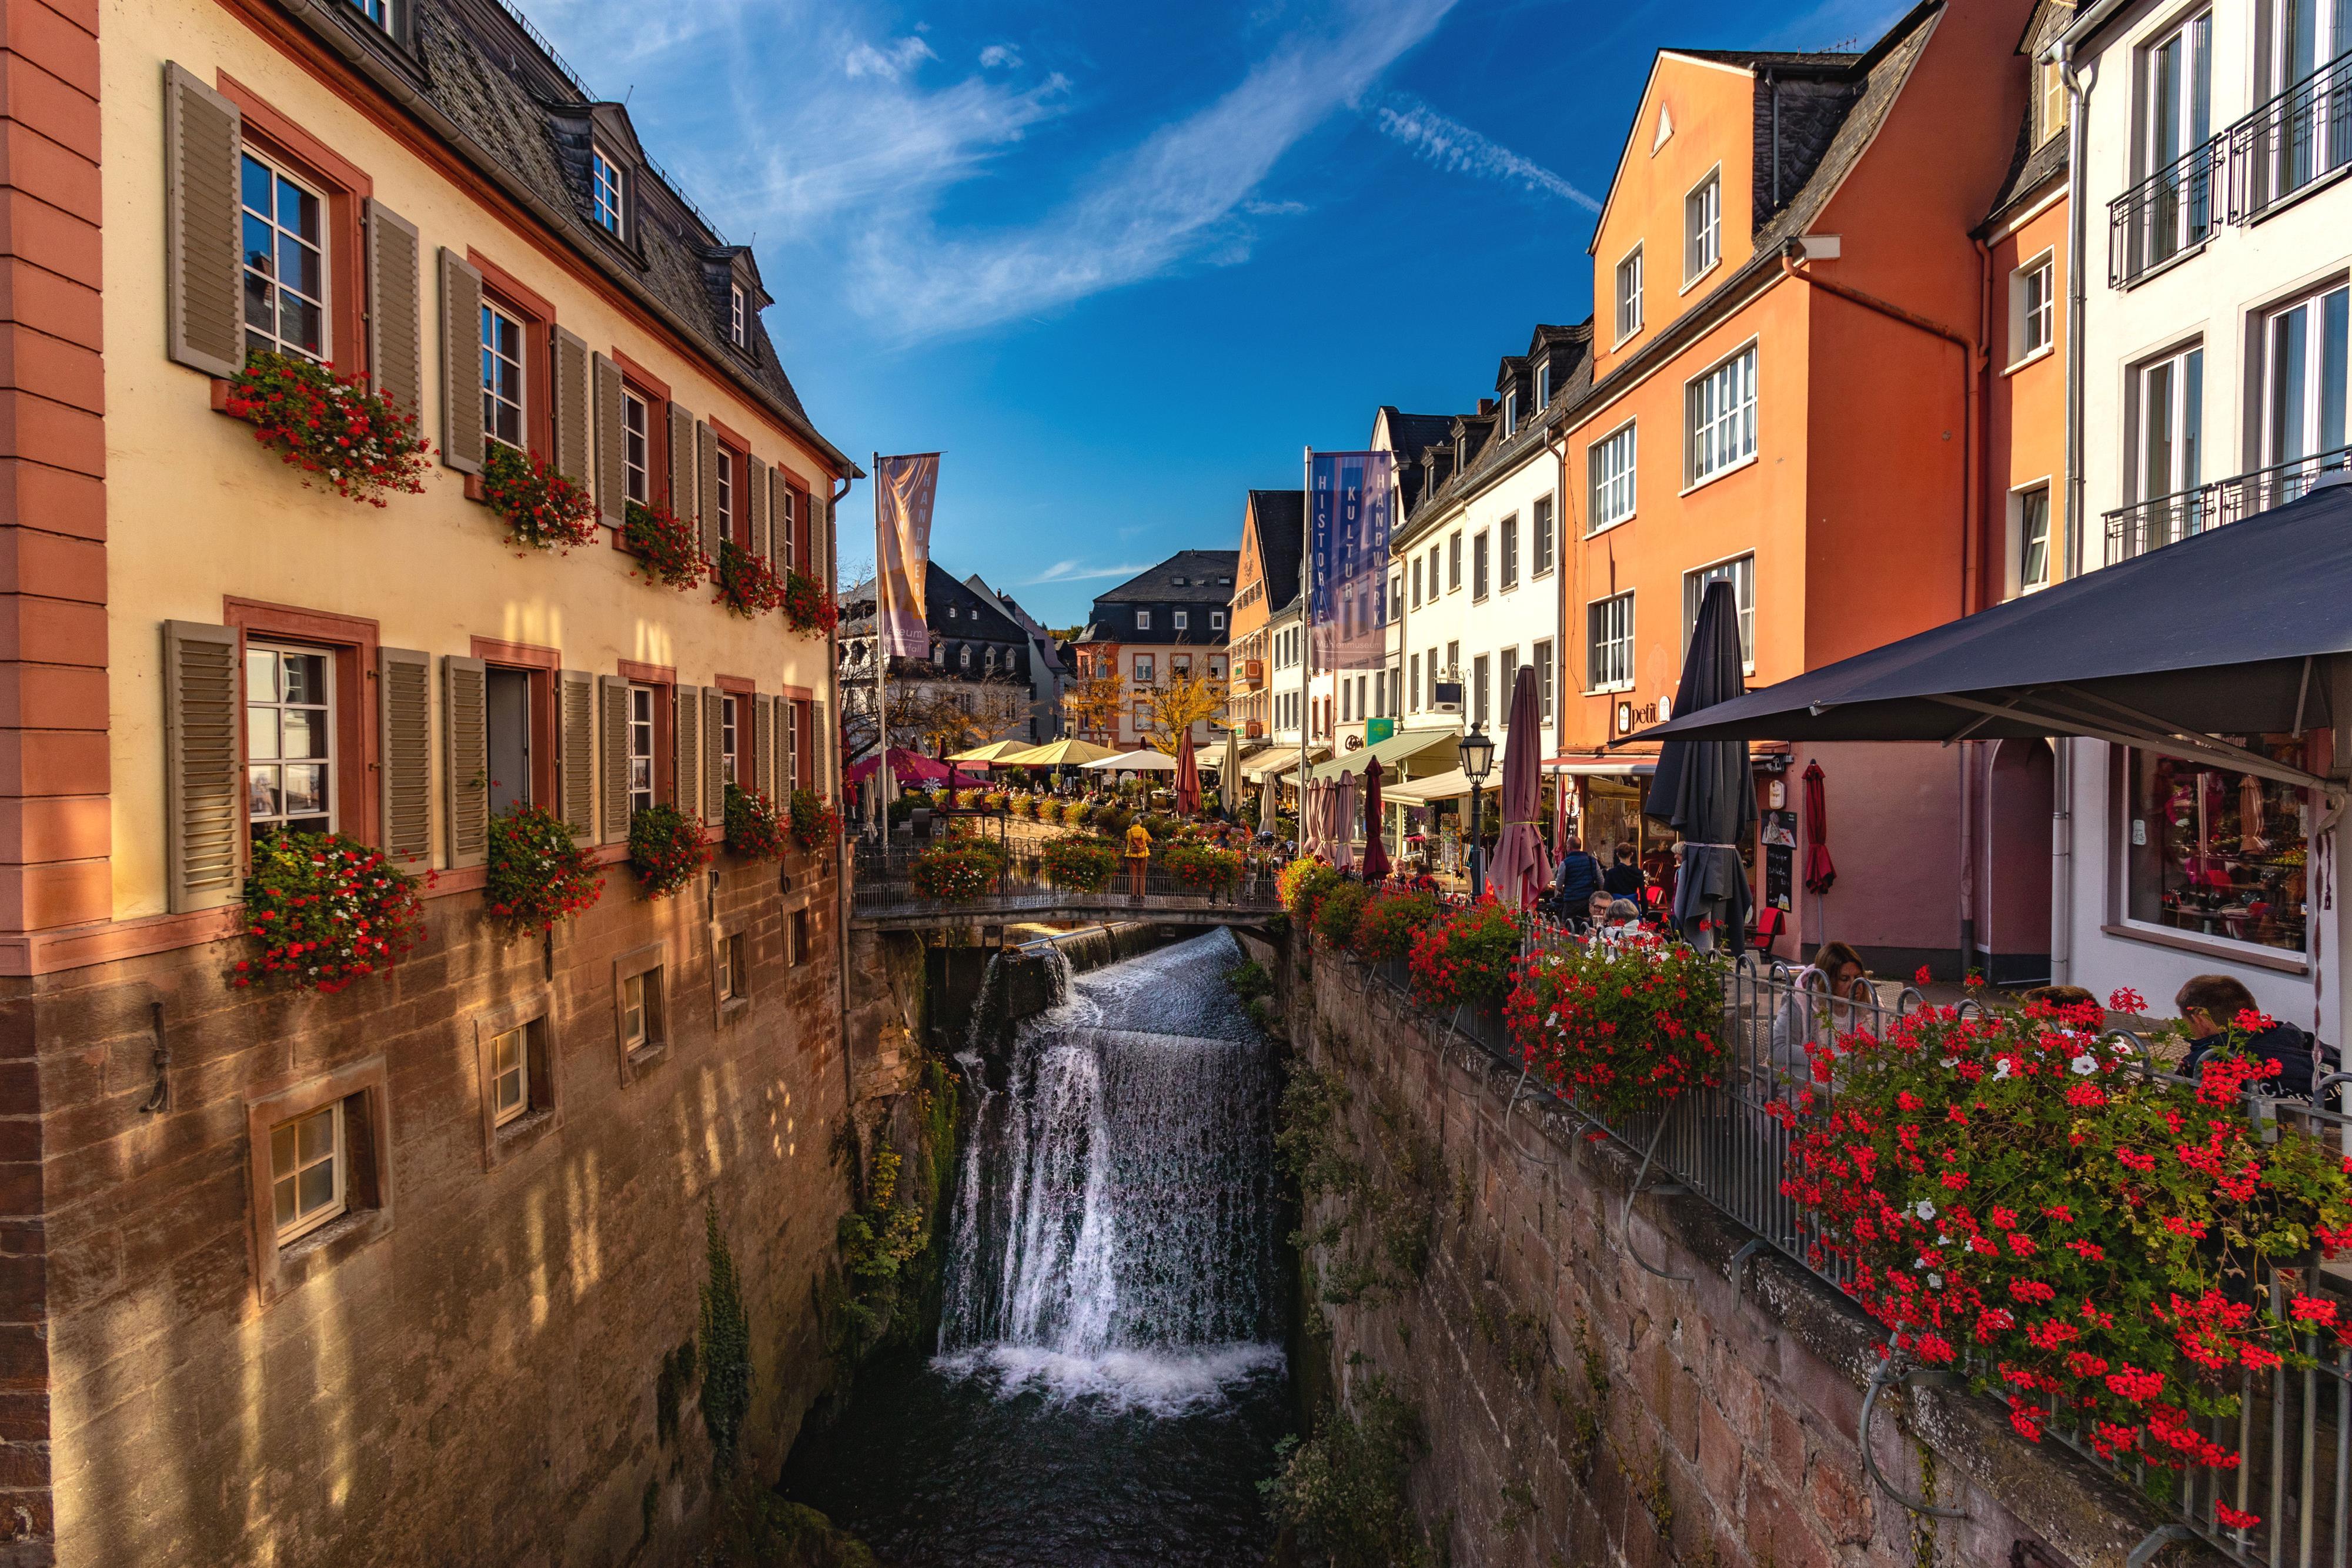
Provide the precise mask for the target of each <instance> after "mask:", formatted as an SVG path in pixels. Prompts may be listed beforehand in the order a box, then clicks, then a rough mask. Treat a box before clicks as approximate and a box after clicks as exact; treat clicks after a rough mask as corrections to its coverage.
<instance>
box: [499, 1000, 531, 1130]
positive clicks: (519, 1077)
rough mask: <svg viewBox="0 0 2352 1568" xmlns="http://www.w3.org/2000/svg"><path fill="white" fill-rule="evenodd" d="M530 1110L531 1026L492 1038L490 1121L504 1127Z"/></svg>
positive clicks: (503, 1032) (505, 1031)
mask: <svg viewBox="0 0 2352 1568" xmlns="http://www.w3.org/2000/svg"><path fill="white" fill-rule="evenodd" d="M528 1113H530V1025H528V1024H526V1025H524V1026H522V1027H521V1028H520V1029H510V1030H504V1031H502V1032H500V1033H499V1034H495V1035H492V1036H491V1037H490V1122H491V1124H492V1125H494V1126H499V1127H503V1126H505V1125H506V1124H508V1123H509V1122H512V1121H514V1120H516V1119H517V1118H519V1117H521V1116H524V1115H526V1114H528Z"/></svg>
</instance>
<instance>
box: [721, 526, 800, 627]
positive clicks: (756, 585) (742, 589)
mask: <svg viewBox="0 0 2352 1568" xmlns="http://www.w3.org/2000/svg"><path fill="white" fill-rule="evenodd" d="M711 583H712V585H713V586H714V587H716V588H717V589H718V590H719V591H718V592H716V593H714V594H712V595H711V596H710V602H711V603H713V604H724V605H725V606H727V608H728V609H729V610H730V611H732V612H734V613H736V614H738V615H740V616H742V617H743V618H744V619H745V620H747V621H749V620H751V619H753V618H755V617H757V616H761V615H765V614H767V613H768V612H770V611H772V610H780V609H782V607H783V603H784V583H783V580H782V578H780V577H778V576H777V575H776V569H775V568H774V567H773V566H771V565H770V564H769V563H768V562H767V560H766V559H764V558H762V557H760V556H756V555H753V554H752V553H751V551H750V550H747V549H744V548H743V547H742V546H741V545H739V544H737V543H736V542H735V541H734V540H733V539H721V540H719V570H717V571H716V572H714V573H713V574H712V575H711Z"/></svg>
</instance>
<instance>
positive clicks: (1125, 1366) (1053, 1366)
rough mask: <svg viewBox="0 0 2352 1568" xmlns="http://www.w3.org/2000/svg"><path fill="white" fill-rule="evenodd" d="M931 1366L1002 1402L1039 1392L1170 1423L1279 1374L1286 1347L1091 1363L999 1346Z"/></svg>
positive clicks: (1139, 1354) (1122, 1355)
mask: <svg viewBox="0 0 2352 1568" xmlns="http://www.w3.org/2000/svg"><path fill="white" fill-rule="evenodd" d="M931 1364H932V1365H933V1366H935V1367H937V1368H938V1369H939V1370H940V1371H941V1372H944V1373H946V1374H948V1375H950V1376H953V1377H983V1378H987V1379H989V1380H990V1381H991V1382H992V1386H993V1391H994V1392H995V1394H996V1395H997V1396H999V1397H1000V1398H1010V1397H1012V1396H1014V1395H1019V1394H1025V1393H1030V1392H1033V1391H1034V1392H1037V1393H1042V1394H1044V1395H1045V1396H1046V1398H1047V1399H1048V1400H1050V1401H1053V1402H1055V1403H1058V1404H1074V1403H1076V1402H1078V1401H1081V1400H1084V1401H1087V1402H1088V1403H1092V1404H1097V1405H1100V1406H1105V1407H1107V1408H1109V1409H1113V1410H1139V1411H1142V1412H1143V1413H1145V1414H1147V1415H1151V1416H1181V1415H1183V1414H1185V1413H1186V1412H1188V1411H1192V1410H1197V1409H1200V1408H1202V1406H1209V1405H1214V1404H1218V1403H1220V1402H1222V1401H1223V1400H1224V1399H1225V1398H1226V1397H1227V1396H1229V1395H1230V1394H1232V1393H1233V1392H1234V1390H1236V1389H1238V1388H1240V1387H1241V1386H1242V1385H1244V1384H1246V1383H1248V1382H1249V1381H1250V1380H1251V1379H1253V1378H1256V1377H1261V1376H1265V1375H1268V1374H1276V1373H1279V1372H1280V1371H1281V1370H1282V1366H1283V1354H1282V1347H1281V1346H1280V1345H1276V1344H1255V1343H1241V1344H1222V1345H1202V1346H1199V1347H1196V1348H1193V1349H1191V1350H1169V1351H1139V1350H1114V1351H1106V1352H1104V1353H1103V1354H1100V1355H1092V1356H1087V1355H1069V1354H1064V1353H1063V1352H1060V1351H1055V1350H1046V1349H1042V1348H1039V1347H1036V1346H1032V1345H1017V1344H1002V1343H1000V1344H991V1345H983V1346H981V1347H978V1348H976V1349H972V1350H963V1351H952V1352H950V1353H948V1354H943V1355H940V1356H937V1357H935V1358H934V1359H933V1360H932V1363H931Z"/></svg>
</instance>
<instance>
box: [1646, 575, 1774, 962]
mask: <svg viewBox="0 0 2352 1568" xmlns="http://www.w3.org/2000/svg"><path fill="white" fill-rule="evenodd" d="M1739 661H1740V650H1739V605H1738V601H1737V600H1735V599H1734V598H1733V597H1732V591H1731V584H1730V583H1729V582H1728V581H1727V580H1724V579H1721V578H1717V580H1715V581H1713V582H1710V583H1708V584H1707V585H1706V597H1705V598H1704V599H1702V600H1700V601H1699V607H1698V620H1697V622H1696V623H1695V624H1694V625H1693V626H1692V628H1691V640H1690V652H1689V653H1687V654H1685V656H1684V659H1683V678H1682V685H1680V686H1679V687H1677V688H1676V690H1675V716H1676V717H1678V718H1679V717H1682V716H1685V715H1689V714H1695V713H1699V712H1703V711H1705V710H1706V709H1707V708H1710V707H1713V706H1715V705H1716V704H1717V703H1727V702H1733V701H1737V700H1738V698H1739V697H1740V696H1741V695H1744V694H1745V692H1746V689H1747V688H1746V686H1745V685H1744V683H1742V681H1741V680H1740V675H1739ZM1642 810H1643V815H1645V816H1651V817H1656V818H1658V819H1660V820H1661V821H1664V822H1665V823H1666V824H1667V825H1668V826H1670V827H1672V828H1673V829H1674V830H1675V831H1676V832H1678V833H1680V834H1681V835H1682V837H1683V864H1682V873H1681V875H1680V876H1679V877H1678V878H1677V879H1676V882H1675V925H1677V926H1678V927H1680V929H1681V930H1682V932H1683V935H1684V936H1685V937H1687V938H1689V939H1690V940H1691V941H1692V943H1693V945H1694V946H1697V947H1699V948H1700V949H1702V950H1706V949H1708V948H1712V947H1714V946H1717V945H1718V944H1720V945H1721V946H1723V947H1724V948H1726V949H1727V951H1730V952H1733V953H1737V952H1738V951H1739V949H1740V947H1741V946H1743V945H1744V943H1745V941H1746V932H1747V928H1748V871H1747V867H1746V866H1745V865H1744V864H1743V863H1742V862H1741V861H1740V859H1739V846H1740V844H1741V843H1743V842H1744V841H1746V840H1747V838H1748V832H1749V831H1750V830H1752V829H1753V828H1754V827H1755V826H1756V780H1755V776H1754V775H1753V774H1752V773H1750V772H1749V770H1748V742H1746V741H1745V740H1669V741H1667V742H1665V744H1664V745H1663V746H1661V747H1659V748H1658V770H1657V772H1656V773H1655V774H1654V775H1653V776H1652V778H1651V779H1650V792H1649V796H1648V798H1647V799H1646V800H1643V802H1642Z"/></svg>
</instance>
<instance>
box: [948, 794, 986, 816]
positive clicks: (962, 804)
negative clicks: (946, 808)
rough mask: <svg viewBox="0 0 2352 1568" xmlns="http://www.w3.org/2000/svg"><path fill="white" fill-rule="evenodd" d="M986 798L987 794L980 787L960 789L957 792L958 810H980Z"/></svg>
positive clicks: (956, 802)
mask: <svg viewBox="0 0 2352 1568" xmlns="http://www.w3.org/2000/svg"><path fill="white" fill-rule="evenodd" d="M983 800H986V796H985V795H983V794H982V792H981V791H980V790H978V789H959V790H957V791H956V794H955V804H956V810H959V811H977V810H980V808H981V805H982V801H983Z"/></svg>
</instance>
